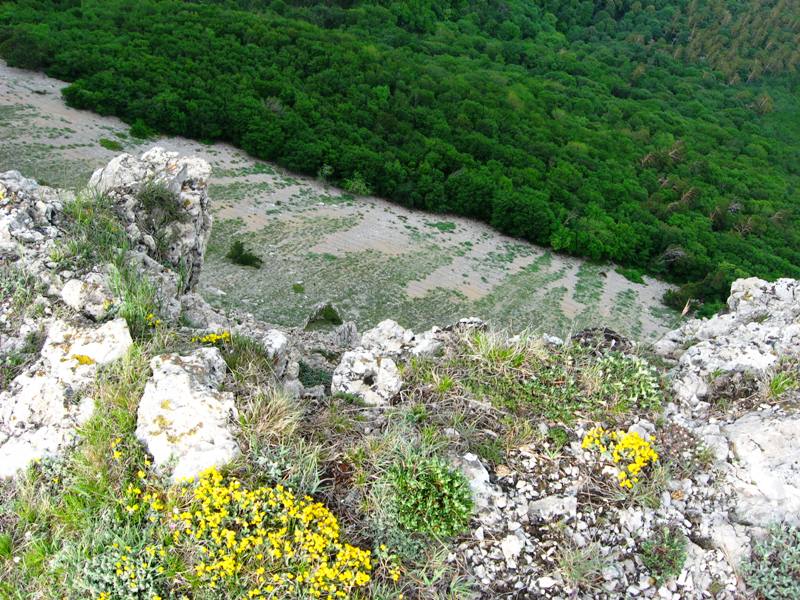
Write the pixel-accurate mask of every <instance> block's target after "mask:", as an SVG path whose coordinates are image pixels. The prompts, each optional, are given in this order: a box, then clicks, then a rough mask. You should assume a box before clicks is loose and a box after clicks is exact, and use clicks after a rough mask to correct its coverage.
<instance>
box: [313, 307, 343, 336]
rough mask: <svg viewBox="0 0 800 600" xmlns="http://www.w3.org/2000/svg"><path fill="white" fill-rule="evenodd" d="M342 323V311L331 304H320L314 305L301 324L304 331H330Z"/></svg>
mask: <svg viewBox="0 0 800 600" xmlns="http://www.w3.org/2000/svg"><path fill="white" fill-rule="evenodd" d="M343 323H344V319H342V311H341V310H339V308H338V307H337V306H336V305H334V304H333V303H331V302H320V303H318V304H316V305H314V308H312V309H311V313H310V314H309V315H308V317H306V320H305V322H304V323H303V329H305V330H306V331H314V330H325V329H327V330H330V329H333V328H335V327H338V326H339V325H342V324H343Z"/></svg>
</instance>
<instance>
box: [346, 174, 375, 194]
mask: <svg viewBox="0 0 800 600" xmlns="http://www.w3.org/2000/svg"><path fill="white" fill-rule="evenodd" d="M342 187H343V188H344V189H345V190H347V191H348V192H350V193H351V194H355V195H356V196H369V195H370V194H371V193H372V190H371V189H370V187H369V184H368V183H367V181H366V179H365V178H364V176H363V175H362V174H361V173H359V172H358V171H356V172H355V173H353V176H352V177H350V178H348V179H345V180H344V181H343V182H342Z"/></svg>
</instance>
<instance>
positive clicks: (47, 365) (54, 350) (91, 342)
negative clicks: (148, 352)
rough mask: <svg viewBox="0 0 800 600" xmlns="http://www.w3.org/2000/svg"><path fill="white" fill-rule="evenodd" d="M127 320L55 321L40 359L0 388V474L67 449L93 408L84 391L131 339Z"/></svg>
mask: <svg viewBox="0 0 800 600" xmlns="http://www.w3.org/2000/svg"><path fill="white" fill-rule="evenodd" d="M132 343H133V342H132V340H131V336H130V333H129V332H128V326H127V325H126V324H125V321H124V320H123V319H115V320H113V321H110V322H108V323H106V324H104V325H102V326H101V327H97V328H89V327H77V326H73V325H70V324H68V323H66V322H64V321H55V322H53V323H52V324H51V325H50V328H49V330H48V332H47V338H46V340H45V342H44V346H43V347H42V350H41V356H40V358H39V360H38V361H37V362H36V363H35V364H34V365H33V366H32V367H31V368H30V369H28V370H26V371H25V372H23V373H22V374H20V375H19V376H17V377H16V378H15V379H14V381H13V382H12V383H11V386H10V388H9V390H7V391H5V392H2V393H0V477H9V476H12V475H14V474H15V473H16V472H17V471H18V470H20V469H23V468H25V467H26V466H27V465H28V464H30V463H31V462H32V461H33V460H35V459H39V458H43V457H45V456H52V455H55V454H57V453H58V452H60V451H62V450H63V449H64V447H65V446H67V445H68V444H69V443H70V442H71V441H72V440H73V438H74V435H75V430H76V429H77V427H78V426H79V425H80V424H81V423H83V422H85V421H86V420H87V419H88V418H89V417H90V416H91V415H92V412H93V410H94V400H93V399H92V398H91V397H90V396H84V395H83V394H84V392H85V391H86V390H87V389H88V388H89V387H90V385H91V384H92V383H93V382H94V379H95V376H96V373H97V368H98V366H99V365H104V364H108V363H110V362H113V361H114V360H117V359H118V358H121V357H122V356H123V355H124V354H125V352H127V350H128V348H129V347H130V345H131V344H132Z"/></svg>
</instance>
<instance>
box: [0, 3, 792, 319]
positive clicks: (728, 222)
mask: <svg viewBox="0 0 800 600" xmlns="http://www.w3.org/2000/svg"><path fill="white" fill-rule="evenodd" d="M0 55H2V56H3V57H4V58H5V59H6V60H7V61H8V62H9V64H11V65H12V66H18V67H23V68H29V69H37V70H43V71H45V72H46V73H47V74H49V75H51V76H53V77H57V78H60V79H63V80H66V81H68V82H71V85H70V86H69V87H67V88H66V89H65V90H64V96H65V99H66V101H67V102H68V103H69V104H70V105H71V106H74V107H78V108H84V109H90V110H93V111H95V112H97V113H100V114H103V115H116V116H119V117H121V118H122V119H124V120H125V121H126V122H128V123H129V124H130V125H131V126H132V133H134V134H135V135H140V136H147V135H149V134H152V133H154V132H163V133H166V134H172V135H183V136H187V137H191V138H196V139H199V140H203V141H216V140H225V141H229V142H231V143H233V144H235V145H237V146H239V147H241V148H242V149H244V150H246V151H247V152H248V153H250V154H252V155H254V156H256V157H259V158H262V159H266V160H269V161H273V162H275V163H278V164H279V165H281V166H283V167H285V168H287V169H290V170H292V171H297V172H301V173H307V174H312V175H319V176H324V177H325V178H327V179H329V180H331V181H334V182H337V183H339V184H341V185H343V186H344V187H345V188H346V189H348V190H350V191H352V192H354V193H374V194H377V195H380V196H385V197H387V198H390V199H392V200H393V201H395V202H398V203H400V204H403V205H405V206H409V207H414V208H420V209H425V210H428V211H435V212H449V213H455V214H459V215H464V216H468V217H473V218H475V219H480V220H483V221H486V222H488V223H490V224H491V225H493V226H494V227H496V228H497V229H498V230H500V231H502V232H504V233H508V234H511V235H514V236H518V237H521V238H525V239H527V240H530V241H532V242H535V243H537V244H542V245H545V246H549V247H551V248H553V249H554V250H556V251H560V252H565V253H569V254H574V255H578V256H583V257H587V258H589V259H591V260H597V261H606V260H610V261H615V262H617V263H619V264H621V265H623V266H625V267H627V268H628V271H630V272H636V271H640V272H646V273H650V274H652V275H655V276H657V277H660V278H662V279H665V280H667V281H670V282H675V283H678V284H681V287H680V288H679V289H678V291H676V292H671V293H669V294H668V297H667V298H666V300H667V301H668V303H670V304H671V305H673V306H675V307H678V308H682V307H683V306H684V304H685V303H686V302H687V300H689V299H695V300H697V301H698V303H697V305H698V306H700V307H701V311H702V312H703V313H706V314H708V313H709V312H712V311H714V310H716V309H718V308H719V306H720V302H721V301H722V300H723V299H724V298H725V297H726V296H727V293H728V288H729V285H730V282H731V281H732V280H733V279H735V278H737V277H742V276H749V275H756V276H760V277H764V278H767V279H774V278H776V277H781V276H785V277H800V226H799V225H800V223H799V220H800V219H799V218H798V217H800V94H798V91H799V90H798V84H799V83H800V75H798V67H800V0H765V1H757V0H749V1H746V0H729V1H724V0H708V1H703V2H701V1H699V0H691V1H689V0H636V1H632V0H602V1H601V0H504V1H498V2H489V1H487V0H407V1H402V2H401V1H395V0H373V1H367V0H328V1H326V2H310V1H304V0H273V1H271V2H269V1H266V0H194V1H190V0H16V1H7V2H3V3H2V4H0Z"/></svg>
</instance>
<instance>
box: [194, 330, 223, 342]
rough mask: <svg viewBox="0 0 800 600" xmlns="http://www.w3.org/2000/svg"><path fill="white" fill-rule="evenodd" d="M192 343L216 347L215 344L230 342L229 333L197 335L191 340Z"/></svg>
mask: <svg viewBox="0 0 800 600" xmlns="http://www.w3.org/2000/svg"><path fill="white" fill-rule="evenodd" d="M192 341H193V342H199V343H201V344H211V345H213V346H216V345H217V344H226V343H228V342H230V341H231V332H230V331H223V332H222V333H207V334H206V335H197V336H195V337H193V338H192Z"/></svg>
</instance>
